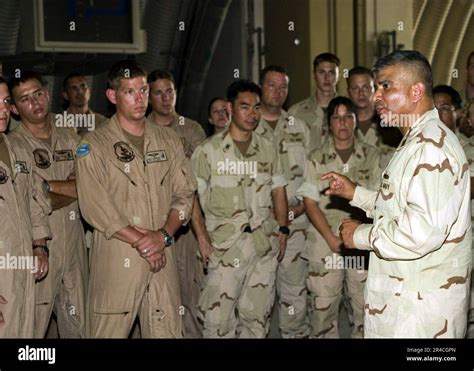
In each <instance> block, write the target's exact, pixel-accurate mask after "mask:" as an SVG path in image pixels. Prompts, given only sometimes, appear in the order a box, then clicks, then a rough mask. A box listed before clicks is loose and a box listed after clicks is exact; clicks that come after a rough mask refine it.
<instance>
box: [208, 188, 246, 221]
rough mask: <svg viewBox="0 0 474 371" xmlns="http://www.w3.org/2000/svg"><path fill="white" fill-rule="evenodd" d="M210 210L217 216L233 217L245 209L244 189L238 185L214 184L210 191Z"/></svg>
mask: <svg viewBox="0 0 474 371" xmlns="http://www.w3.org/2000/svg"><path fill="white" fill-rule="evenodd" d="M208 209H209V212H210V213H211V214H213V215H214V216H215V217H219V218H226V219H231V218H234V217H235V216H236V215H237V214H238V213H240V212H243V211H245V207H244V204H243V199H242V191H241V188H240V187H239V186H237V187H232V186H230V187H222V186H218V185H214V186H212V187H211V189H210V192H209V206H208Z"/></svg>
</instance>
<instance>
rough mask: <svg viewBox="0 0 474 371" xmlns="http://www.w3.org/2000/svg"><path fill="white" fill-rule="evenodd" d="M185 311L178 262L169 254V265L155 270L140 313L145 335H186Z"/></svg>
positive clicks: (147, 336)
mask: <svg viewBox="0 0 474 371" xmlns="http://www.w3.org/2000/svg"><path fill="white" fill-rule="evenodd" d="M184 314H185V309H184V307H183V306H182V305H181V297H180V288H179V281H178V275H177V271H176V265H175V263H174V260H173V257H172V256H170V255H169V254H167V264H166V266H165V267H164V268H163V269H162V270H161V271H159V272H158V273H153V275H152V278H151V280H150V283H149V284H148V286H147V288H146V290H145V295H144V296H143V299H142V303H141V306H140V311H139V314H138V317H139V319H140V329H141V333H142V338H182V337H183V317H184Z"/></svg>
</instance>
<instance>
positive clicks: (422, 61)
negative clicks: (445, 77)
mask: <svg viewBox="0 0 474 371" xmlns="http://www.w3.org/2000/svg"><path fill="white" fill-rule="evenodd" d="M397 65H400V66H405V67H408V68H412V69H413V70H414V71H415V73H416V78H417V79H420V80H421V82H422V83H423V84H424V85H425V90H426V96H428V97H430V98H433V71H432V70H431V65H430V62H428V60H427V59H426V57H425V56H424V55H423V54H421V53H420V52H419V51H416V50H397V51H394V52H392V53H390V54H389V55H386V56H385V57H382V58H380V59H379V60H378V61H377V62H375V64H374V67H373V68H372V71H373V72H374V73H375V74H377V73H379V71H380V70H382V69H384V68H387V67H391V66H397Z"/></svg>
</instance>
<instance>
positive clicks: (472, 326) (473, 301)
mask: <svg viewBox="0 0 474 371" xmlns="http://www.w3.org/2000/svg"><path fill="white" fill-rule="evenodd" d="M463 149H464V153H465V154H466V158H467V161H468V163H469V173H470V176H471V183H472V178H473V177H474V142H473V141H466V142H464V145H463ZM472 228H474V201H473V200H471V229H472ZM472 253H473V257H472V260H473V261H474V245H473V248H472ZM467 337H468V338H471V339H472V338H474V277H473V276H472V274H471V297H470V303H469V316H468V326H467Z"/></svg>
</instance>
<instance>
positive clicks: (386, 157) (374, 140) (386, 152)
mask: <svg viewBox="0 0 474 371" xmlns="http://www.w3.org/2000/svg"><path fill="white" fill-rule="evenodd" d="M379 125H380V123H378V122H377V121H376V120H373V121H372V125H371V126H370V127H369V130H367V132H366V133H365V135H364V134H363V133H362V131H361V130H359V129H356V130H355V132H354V135H355V138H356V141H358V142H363V143H366V144H368V145H369V146H372V147H375V148H377V149H378V150H379V152H380V167H381V168H382V169H385V167H386V166H387V165H388V163H389V162H390V159H391V158H392V156H393V154H394V153H395V147H391V146H389V145H386V144H384V143H383V141H382V137H381V136H380V133H379V128H378V126H379Z"/></svg>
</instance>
